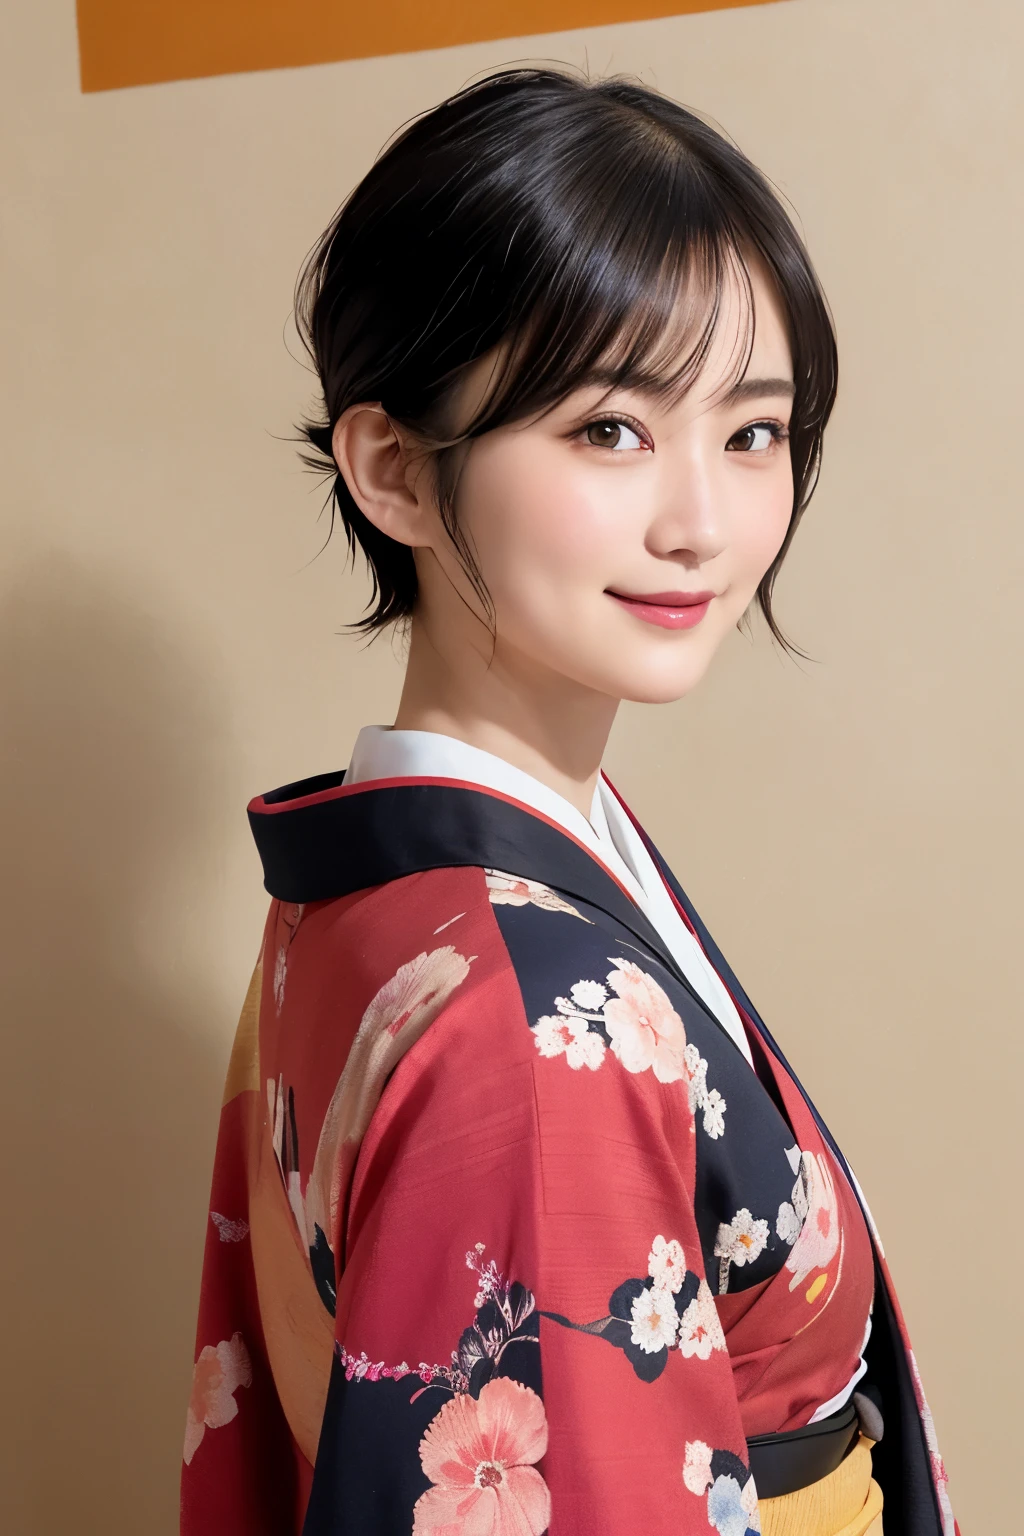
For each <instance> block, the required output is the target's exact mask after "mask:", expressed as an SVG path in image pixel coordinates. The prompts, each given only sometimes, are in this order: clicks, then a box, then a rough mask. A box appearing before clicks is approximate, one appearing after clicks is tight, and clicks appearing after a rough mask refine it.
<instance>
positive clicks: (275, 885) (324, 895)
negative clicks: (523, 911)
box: [249, 772, 691, 991]
mask: <svg viewBox="0 0 1024 1536" xmlns="http://www.w3.org/2000/svg"><path fill="white" fill-rule="evenodd" d="M344 778H345V775H344V772H340V773H323V774H318V775H317V776H316V777H314V778H310V779H302V780H300V781H299V782H298V783H295V784H285V785H284V786H283V787H282V788H281V789H275V790H271V791H270V792H269V793H268V794H265V795H260V796H258V797H257V798H256V799H255V800H253V801H252V802H251V804H250V805H249V825H250V826H251V828H252V833H253V837H254V838H255V840H256V847H257V848H258V850H259V855H260V858H261V860H262V862H263V875H264V885H265V886H266V889H267V890H268V891H269V892H270V894H271V896H274V897H276V898H277V899H278V900H280V901H293V902H311V901H330V900H332V899H333V898H335V897H338V896H347V895H350V894H351V893H352V892H354V891H361V890H365V889H367V888H368V887H370V886H375V885H384V884H386V883H387V882H388V881H389V880H398V879H401V878H402V876H404V875H412V874H419V873H421V872H422V871H424V870H428V869H450V868H452V867H454V866H458V865H473V866H479V867H482V868H484V869H495V870H499V871H501V872H502V873H503V874H509V875H518V876H519V877H520V878H521V879H526V880H537V881H540V882H541V884H543V885H549V886H553V887H554V888H555V889H557V890H559V891H561V892H564V893H565V894H566V895H570V896H576V897H577V898H578V899H579V900H581V901H586V902H589V903H590V904H591V905H592V906H594V907H598V908H600V909H601V910H602V911H605V912H607V913H608V914H609V915H610V916H611V917H614V918H615V919H616V920H617V921H618V922H620V923H622V924H623V925H624V927H626V928H628V929H630V930H631V932H632V933H634V934H635V935H636V937H637V938H639V939H640V940H641V941H642V942H643V943H644V944H645V945H646V946H647V948H648V949H650V950H653V952H654V953H655V954H656V955H657V956H658V957H659V959H660V960H661V961H662V962H663V964H664V965H665V966H667V968H668V969H669V971H670V972H671V973H672V974H673V975H674V976H676V977H677V978H678V979H679V980H681V981H683V984H684V985H685V986H686V987H687V990H688V991H690V990H691V988H690V987H689V985H688V983H687V982H686V980H685V978H684V977H683V975H682V973H681V971H680V969H679V966H678V964H677V963H676V961H675V960H674V958H673V957H672V956H671V955H670V954H669V952H668V949H667V947H666V945H665V943H664V940H663V939H662V938H661V935H660V934H659V933H658V931H657V929H656V928H655V927H654V925H653V924H652V923H651V922H650V921H649V919H648V918H647V917H646V916H645V914H644V913H643V912H641V911H640V909H639V907H637V905H636V903H635V902H634V901H633V900H632V898H631V897H630V896H629V895H628V894H627V893H626V890H625V888H624V887H623V886H621V885H620V884H619V882H618V881H617V880H616V879H615V877H614V876H613V875H612V874H611V873H610V871H609V870H607V869H606V868H605V867H604V865H603V864H601V863H600V861H599V860H598V859H597V858H595V857H594V855H593V854H592V853H591V852H590V850H589V849H588V848H586V847H585V846H584V845H583V844H582V843H580V842H577V840H576V838H574V837H573V835H572V833H571V832H568V831H566V829H565V828H564V827H561V826H559V825H558V824H557V823H555V822H553V821H550V820H548V818H547V817H546V816H543V815H542V814H540V813H539V812H538V811H535V810H533V809H532V808H531V807H529V806H526V805H524V804H523V803H522V802H521V801H518V800H513V799H510V798H509V797H508V796H506V795H503V794H501V793H500V792H498V791H496V790H491V789H485V788H482V787H480V786H478V785H473V784H466V783H464V782H462V781H461V780H456V779H430V778H408V779H375V780H370V781H367V782H365V783H360V784H353V785H351V786H349V787H346V786H345V783H344Z"/></svg>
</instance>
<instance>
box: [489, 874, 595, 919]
mask: <svg viewBox="0 0 1024 1536" xmlns="http://www.w3.org/2000/svg"><path fill="white" fill-rule="evenodd" d="M484 878H485V879H486V881H487V894H488V896H489V897H490V900H491V904H492V906H496V907H500V906H506V907H525V906H527V905H529V906H532V907H540V908H541V909H542V911H544V912H564V913H565V914H566V915H567V916H568V917H578V918H579V920H580V922H581V923H589V922H590V919H589V917H584V916H583V913H582V912H577V910H576V908H575V907H574V906H572V904H571V903H570V902H568V901H566V900H565V898H564V897H563V896H557V895H556V894H555V892H554V891H553V890H551V889H550V888H549V887H548V886H546V885H541V883H540V881H539V880H526V879H524V877H523V876H522V875H506V874H505V873H504V871H503V870H500V869H485V870H484Z"/></svg>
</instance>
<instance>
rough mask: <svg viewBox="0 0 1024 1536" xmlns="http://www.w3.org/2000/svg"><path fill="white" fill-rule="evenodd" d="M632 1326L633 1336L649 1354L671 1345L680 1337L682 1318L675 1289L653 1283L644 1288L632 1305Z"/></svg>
mask: <svg viewBox="0 0 1024 1536" xmlns="http://www.w3.org/2000/svg"><path fill="white" fill-rule="evenodd" d="M630 1320H631V1323H632V1330H631V1334H630V1337H631V1338H632V1341H633V1343H634V1344H636V1345H637V1346H638V1347H639V1348H640V1349H642V1350H643V1352H644V1354H646V1355H655V1354H657V1352H658V1350H659V1349H671V1348H672V1346H673V1344H674V1343H675V1341H676V1328H677V1327H678V1324H679V1319H678V1317H677V1315H676V1304H675V1302H674V1301H673V1300H672V1292H671V1291H667V1290H666V1289H665V1287H664V1286H661V1285H655V1286H652V1287H651V1289H650V1290H649V1291H641V1292H640V1295H639V1296H638V1297H637V1298H636V1300H635V1301H634V1303H633V1306H632V1308H631V1309H630Z"/></svg>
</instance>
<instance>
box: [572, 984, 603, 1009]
mask: <svg viewBox="0 0 1024 1536" xmlns="http://www.w3.org/2000/svg"><path fill="white" fill-rule="evenodd" d="M569 996H570V997H571V998H572V1000H573V1002H574V1003H575V1005H576V1007H577V1008H579V1009H580V1010H581V1012H586V1011H587V1010H588V1009H595V1008H596V1009H597V1010H598V1011H599V1012H600V1010H601V1009H602V1008H603V1007H604V1005H605V1003H606V1002H607V1001H608V988H607V987H606V986H605V985H604V984H603V983H602V982H600V981H577V982H576V983H575V985H574V986H571V987H570V988H569Z"/></svg>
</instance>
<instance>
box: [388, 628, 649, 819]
mask: <svg viewBox="0 0 1024 1536" xmlns="http://www.w3.org/2000/svg"><path fill="white" fill-rule="evenodd" d="M462 640H463V643H461V644H459V643H456V644H454V645H452V644H447V645H444V646H438V645H437V644H436V643H435V641H434V639H433V637H432V636H431V635H429V634H428V633H427V632H426V630H425V627H424V626H423V624H422V623H417V620H416V619H415V618H414V619H413V622H412V631H411V637H410V645H409V661H408V666H407V668H406V674H405V684H404V687H403V689H402V698H401V702H400V704H399V707H398V713H397V715H396V716H395V725H394V728H395V730H401V731H436V732H438V733H440V734H441V735H444V736H454V737H455V738H456V740H458V741H464V742H467V743H468V745H470V746H472V747H479V748H480V749H481V750H482V751H484V752H491V753H493V755H494V756H495V757H500V758H503V759H504V761H505V762H507V763H511V764H512V765H513V766H514V767H516V768H520V769H522V770H523V772H524V773H529V774H531V775H532V776H533V777H534V778H535V779H539V780H540V782H541V783H542V784H546V785H547V786H548V788H549V789H553V790H554V791H555V792H556V794H559V795H561V796H562V798H563V799H565V800H568V801H569V803H570V805H574V806H575V807H576V809H577V810H578V811H580V812H582V814H583V815H584V816H586V817H589V816H590V811H591V807H592V805H593V799H594V790H595V787H596V785H597V777H598V774H599V773H600V770H601V759H602V757H603V755H604V749H605V746H606V744H607V741H608V735H609V732H610V731H611V728H612V722H613V721H614V719H615V712H616V710H617V708H618V702H619V701H618V700H617V699H612V698H609V697H608V696H607V695H605V694H599V693H595V692H594V691H593V690H592V689H589V688H585V687H582V686H581V685H579V684H577V683H574V682H572V681H571V680H570V679H568V678H565V677H561V676H558V675H556V674H553V673H551V672H550V671H548V670H547V669H545V668H543V667H542V666H540V665H538V664H537V663H536V662H533V661H531V660H530V659H529V658H526V657H523V656H522V655H521V654H520V653H517V652H512V651H510V650H509V648H507V647H503V646H501V645H500V644H496V645H495V646H494V648H493V653H492V651H491V644H490V639H489V638H488V640H487V645H486V648H484V647H478V646H477V645H473V644H468V645H467V644H466V643H465V637H462Z"/></svg>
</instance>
